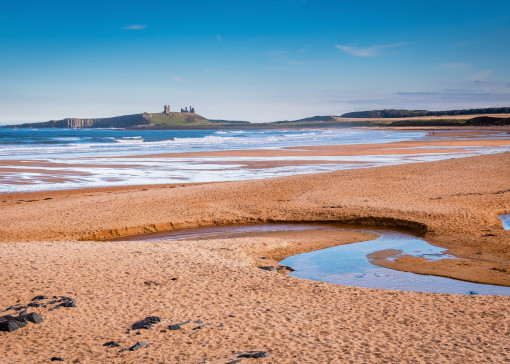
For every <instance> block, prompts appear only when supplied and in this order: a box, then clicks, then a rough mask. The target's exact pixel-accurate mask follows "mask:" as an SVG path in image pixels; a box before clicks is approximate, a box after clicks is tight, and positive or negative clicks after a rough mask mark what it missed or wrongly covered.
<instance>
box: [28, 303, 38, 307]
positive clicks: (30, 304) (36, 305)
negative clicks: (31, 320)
mask: <svg viewBox="0 0 510 364" xmlns="http://www.w3.org/2000/svg"><path fill="white" fill-rule="evenodd" d="M27 306H28V307H40V306H41V304H40V303H35V302H30V303H29V304H28V305H27Z"/></svg>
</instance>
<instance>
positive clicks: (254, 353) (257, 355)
mask: <svg viewBox="0 0 510 364" xmlns="http://www.w3.org/2000/svg"><path fill="white" fill-rule="evenodd" d="M237 357H238V358H251V359H258V358H268V357H269V353H268V352H267V351H248V352H247V353H244V354H239V355H238V356H237Z"/></svg>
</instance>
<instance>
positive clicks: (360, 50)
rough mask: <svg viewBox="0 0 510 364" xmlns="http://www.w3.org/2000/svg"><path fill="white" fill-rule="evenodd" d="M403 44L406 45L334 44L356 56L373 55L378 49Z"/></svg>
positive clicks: (398, 45) (396, 44)
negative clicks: (362, 45) (363, 45)
mask: <svg viewBox="0 0 510 364" xmlns="http://www.w3.org/2000/svg"><path fill="white" fill-rule="evenodd" d="M404 45H406V43H392V44H381V45H373V46H369V47H353V46H350V45H342V44H335V47H336V48H338V49H340V50H341V51H344V52H345V53H347V54H350V55H353V56H356V57H375V56H377V55H379V51H381V50H382V49H385V48H395V47H401V46H404Z"/></svg>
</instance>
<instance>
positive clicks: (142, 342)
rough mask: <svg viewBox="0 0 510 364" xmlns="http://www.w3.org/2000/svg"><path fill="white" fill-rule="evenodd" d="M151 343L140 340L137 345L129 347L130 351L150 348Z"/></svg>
mask: <svg viewBox="0 0 510 364" xmlns="http://www.w3.org/2000/svg"><path fill="white" fill-rule="evenodd" d="M148 347H149V344H147V343H146V342H145V341H138V342H137V343H136V344H135V345H133V346H132V347H130V348H129V350H130V351H135V350H138V349H141V348H148Z"/></svg>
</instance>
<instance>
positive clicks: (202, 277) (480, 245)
mask: <svg viewBox="0 0 510 364" xmlns="http://www.w3.org/2000/svg"><path fill="white" fill-rule="evenodd" d="M509 165H510V152H504V153H498V154H487V155H482V156H476V157H466V158H456V159H447V160H441V161H435V162H424V163H409V164H402V165H393V166H383V167H375V168H362V169H351V170H341V171H335V172H328V173H320V174H308V175H295V176H287V177H278V178H272V179H261V180H248V181H235V182H218V183H199V184H187V183H182V184H168V185H145V186H123V187H103V188H92V189H77V190H56V191H43V192H29V193H3V194H0V246H1V247H2V269H0V281H2V282H3V283H2V284H3V287H2V288H3V289H2V290H3V292H5V294H3V296H2V298H1V300H0V309H1V310H4V311H3V312H4V313H1V315H3V314H7V313H10V312H11V311H8V310H5V309H6V308H8V307H9V306H12V305H16V304H25V305H26V304H27V303H28V302H30V300H31V299H32V298H33V297H35V296H37V295H48V296H53V295H54V296H59V297H60V296H66V297H72V298H73V299H76V304H77V307H76V308H61V309H59V310H54V311H49V308H44V307H39V308H35V309H32V310H34V311H36V312H39V313H40V314H41V315H42V316H43V317H44V320H45V321H44V323H43V324H40V325H31V326H28V327H26V328H22V329H20V330H17V331H15V332H13V333H0V337H1V339H2V342H3V343H4V344H3V346H2V348H3V349H0V353H1V354H2V360H3V362H5V363H14V362H20V361H21V362H27V361H30V362H34V363H43V362H47V361H48V360H49V358H50V357H52V356H54V355H57V356H62V357H65V358H66V360H67V359H68V360H69V361H70V362H80V363H94V362H112V363H136V362H154V363H159V362H169V363H175V362H185V363H199V362H200V361H203V360H204V359H207V361H208V362H210V363H222V364H225V363H227V362H229V361H232V360H234V359H236V356H235V355H234V353H239V352H247V351H250V350H262V351H266V352H268V355H269V357H268V358H265V359H263V360H264V362H267V363H295V362H310V363H317V362H339V363H340V362H379V361H389V362H413V361H414V362H415V361H420V360H421V361H425V362H427V361H428V362H437V363H448V362H452V361H453V362H463V361H467V360H470V361H475V362H483V361H493V362H498V361H505V360H509V359H510V357H509V355H508V353H509V352H510V351H509V349H510V348H509V347H508V340H507V336H508V335H510V331H509V327H510V317H509V316H508V314H507V312H509V307H510V300H509V298H508V297H504V296H472V297H471V296H462V295H452V294H426V293H416V292H404V291H388V290H378V289H364V288H356V287H346V286H341V285H334V284H328V283H324V282H316V281H309V280H304V279H297V278H294V277H289V276H287V275H283V274H277V273H275V272H268V271H264V270H262V269H259V268H258V267H259V266H262V265H263V264H265V263H264V262H263V260H261V259H260V257H261V256H266V257H269V258H270V259H273V260H274V261H276V260H277V259H278V258H279V257H281V256H285V255H286V254H290V255H291V254H292V253H296V252H300V251H302V249H303V247H299V242H297V241H292V239H286V238H285V237H283V236H277V235H268V236H265V237H239V238H234V239H218V240H196V241H193V240H188V241H173V242H166V241H160V242H149V241H136V242H133V241H122V240H118V241H98V240H105V239H112V238H122V236H129V235H137V234H145V233H151V232H160V231H167V230H173V229H183V228H195V227H205V226H221V225H228V224H245V223H250V224H254V223H264V222H272V223H274V222H282V223H287V222H331V223H348V224H360V225H362V226H366V227H381V226H382V227H388V228H397V229H403V230H406V231H412V232H415V233H417V234H418V235H420V236H422V237H423V238H424V239H425V240H427V241H428V242H430V243H432V244H434V245H437V246H441V247H445V248H447V249H448V252H449V253H451V254H453V255H456V256H458V257H460V258H462V259H458V260H456V261H457V263H459V264H457V263H455V264H453V265H451V264H445V263H441V264H437V262H434V264H429V263H427V262H417V261H409V259H407V260H406V259H404V260H401V261H398V260H397V262H396V263H395V266H393V267H391V268H394V269H401V270H407V269H412V270H414V271H418V273H420V274H436V275H444V276H448V277H453V278H458V279H465V280H471V281H483V282H485V283H498V284H503V285H510V279H509V276H510V274H509V272H510V265H509V258H508V257H509V256H510V244H509V243H508V242H509V241H510V231H505V230H503V228H502V226H501V221H500V220H499V219H498V216H499V215H501V214H504V213H510V210H509V209H510V189H509V186H508V181H509V180H510V168H509V167H508V166H509ZM361 238H362V237H361V236H355V235H352V236H350V237H349V238H348V237H345V239H342V240H343V241H344V242H354V241H356V240H359V239H361ZM349 239H351V240H349ZM319 243H320V241H317V242H316V243H314V244H316V245H315V246H312V247H309V246H308V247H306V249H313V248H318V247H320V245H319ZM300 249H301V250H300ZM270 263H271V264H272V260H270ZM153 315H156V316H158V317H161V318H162V320H163V321H162V323H160V324H157V325H156V327H154V328H152V329H150V330H139V332H140V334H139V335H137V332H136V330H133V331H129V332H128V331H126V329H127V328H130V327H131V324H133V323H134V322H136V321H139V320H141V319H143V318H144V317H147V316H153ZM231 316H234V317H231ZM186 320H194V321H202V322H204V323H210V324H211V325H209V326H207V327H206V328H203V329H201V330H193V328H192V327H191V326H186V327H184V329H183V330H182V331H177V332H173V331H169V329H168V325H170V324H175V323H179V322H184V321H186ZM431 332H434V335H431ZM190 335H191V336H190ZM477 337H483V342H481V341H479V340H477V339H476V338H477ZM110 340H116V341H118V342H119V344H120V347H121V348H129V347H130V346H132V345H133V344H134V343H136V342H137V341H144V342H147V343H149V344H150V345H151V347H150V348H145V349H140V350H138V351H136V352H131V351H129V350H128V351H125V352H119V351H118V350H116V349H108V348H105V347H103V346H102V345H103V344H104V343H105V342H107V341H110ZM27 342H28V343H30V344H26V343H27ZM258 360H260V359H258ZM3 362H2V363H3ZM246 362H247V363H248V362H250V360H246Z"/></svg>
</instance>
